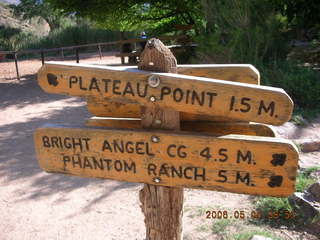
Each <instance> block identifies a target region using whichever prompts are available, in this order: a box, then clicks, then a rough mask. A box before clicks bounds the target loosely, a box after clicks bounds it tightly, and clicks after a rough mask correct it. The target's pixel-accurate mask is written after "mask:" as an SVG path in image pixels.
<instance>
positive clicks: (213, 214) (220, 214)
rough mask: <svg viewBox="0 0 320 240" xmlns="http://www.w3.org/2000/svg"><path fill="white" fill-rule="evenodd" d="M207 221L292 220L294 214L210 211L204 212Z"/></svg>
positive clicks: (289, 212)
mask: <svg viewBox="0 0 320 240" xmlns="http://www.w3.org/2000/svg"><path fill="white" fill-rule="evenodd" d="M205 214H206V218H207V219H293V218H296V217H297V216H296V214H295V213H294V212H292V211H287V210H285V211H268V212H261V211H255V210H252V211H249V212H246V211H244V210H234V211H228V210H210V211H206V212H205Z"/></svg>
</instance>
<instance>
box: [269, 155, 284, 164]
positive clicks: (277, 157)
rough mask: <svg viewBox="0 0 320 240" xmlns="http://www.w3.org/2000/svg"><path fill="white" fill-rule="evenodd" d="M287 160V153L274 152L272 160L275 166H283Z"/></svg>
mask: <svg viewBox="0 0 320 240" xmlns="http://www.w3.org/2000/svg"><path fill="white" fill-rule="evenodd" d="M286 160H287V155H286V154H284V153H275V154H272V160H271V161H270V162H271V164H272V165H273V166H275V167H276V166H283V165H284V163H285V162H286Z"/></svg>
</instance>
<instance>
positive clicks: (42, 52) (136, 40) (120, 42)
mask: <svg viewBox="0 0 320 240" xmlns="http://www.w3.org/2000/svg"><path fill="white" fill-rule="evenodd" d="M158 38H159V39H160V40H161V41H169V40H179V39H187V38H188V37H187V36H186V35H177V36H161V37H158ZM148 39H150V38H147V39H141V38H132V39H127V40H118V41H111V42H101V43H90V44H82V45H76V46H68V47H60V48H49V49H27V50H19V51H0V56H6V55H13V56H14V62H15V67H16V73H17V79H18V80H19V81H20V74H19V64H18V55H21V54H30V53H37V54H40V56H41V62H42V64H44V61H45V54H46V53H48V52H60V54H61V56H62V59H64V52H65V51H67V50H69V51H70V50H73V51H75V56H76V59H75V60H76V62H77V63H79V61H80V58H79V49H81V48H87V47H97V51H98V53H99V56H100V59H101V58H102V51H101V47H102V46H108V45H109V46H110V45H118V46H119V49H120V52H121V49H122V45H123V44H126V43H139V42H144V41H147V40H148ZM121 60H122V61H121V62H122V63H123V56H121Z"/></svg>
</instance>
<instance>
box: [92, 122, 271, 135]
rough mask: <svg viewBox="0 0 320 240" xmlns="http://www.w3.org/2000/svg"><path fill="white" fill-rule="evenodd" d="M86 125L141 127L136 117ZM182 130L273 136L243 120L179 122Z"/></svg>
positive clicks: (216, 133) (266, 130) (257, 125)
mask: <svg viewBox="0 0 320 240" xmlns="http://www.w3.org/2000/svg"><path fill="white" fill-rule="evenodd" d="M86 125H87V126H93V127H107V128H125V129H141V121H140V120H137V119H129V120H128V119H112V118H100V117H92V118H90V119H88V120H87V122H86ZM180 129H181V130H182V131H189V132H197V133H205V134H211V135H215V136H221V135H228V134H240V135H249V136H263V137H275V132H274V131H273V129H272V128H271V127H270V126H268V125H264V124H258V123H244V122H206V121H203V122H193V121H182V122H180Z"/></svg>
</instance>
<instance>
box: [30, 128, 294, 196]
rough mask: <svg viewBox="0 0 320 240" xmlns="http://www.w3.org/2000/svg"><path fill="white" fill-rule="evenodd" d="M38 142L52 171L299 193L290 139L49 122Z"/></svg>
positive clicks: (250, 191) (222, 188) (39, 133)
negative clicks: (80, 125)
mask: <svg viewBox="0 0 320 240" xmlns="http://www.w3.org/2000/svg"><path fill="white" fill-rule="evenodd" d="M34 138H35V147H36V152H37V156H38V159H39V163H40V166H41V168H43V169H44V170H45V171H47V172H55V173H64V174H70V175H76V176H81V177H96V178H108V179H115V180H121V181H128V182H141V183H148V184H155V185H163V186H173V187H189V188H198V189H207V190H217V191H226V192H236V193H246V194H253V195H270V196H281V197H284V196H288V195H290V194H291V193H292V192H294V183H295V178H296V171H297V163H298V153H297V150H296V148H295V146H294V145H293V144H292V143H291V142H290V141H288V140H280V139H277V138H268V137H253V136H251V137H250V136H241V135H227V136H223V137H213V136H201V135H194V134H190V133H181V132H179V133H170V132H165V131H162V132H153V131H145V130H128V129H126V130H123V129H122V130H120V129H97V128H89V127H87V128H66V127H61V126H53V127H51V126H47V127H43V128H39V129H37V130H36V132H35V135H34Z"/></svg>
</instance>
